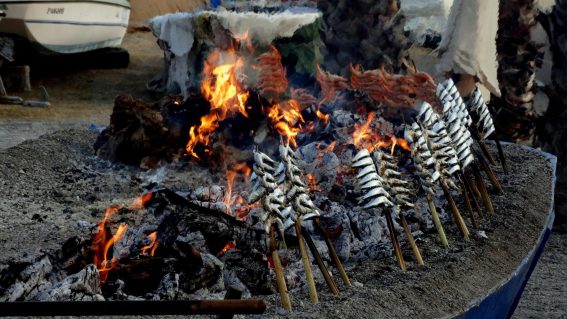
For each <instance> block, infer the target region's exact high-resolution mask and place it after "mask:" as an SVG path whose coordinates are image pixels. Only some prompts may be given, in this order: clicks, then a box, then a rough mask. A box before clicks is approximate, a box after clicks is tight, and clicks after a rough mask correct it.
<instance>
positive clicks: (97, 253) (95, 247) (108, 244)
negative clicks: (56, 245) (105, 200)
mask: <svg viewBox="0 0 567 319" xmlns="http://www.w3.org/2000/svg"><path fill="white" fill-rule="evenodd" d="M118 210H119V207H117V206H111V207H108V208H107V209H106V212H105V213H104V218H103V219H102V221H101V222H100V223H99V224H98V231H97V233H96V234H95V235H94V237H93V240H92V244H91V251H92V253H93V263H94V264H95V266H96V267H97V268H98V271H99V273H100V282H101V283H104V282H106V279H107V278H108V272H109V271H110V270H112V268H114V267H115V266H116V264H117V263H118V259H117V258H115V257H113V258H112V259H111V260H108V252H109V250H110V248H112V247H113V246H114V243H116V242H117V241H118V240H120V238H122V237H123V236H124V233H125V232H126V230H127V229H128V226H127V225H120V226H119V227H118V230H117V231H116V233H115V234H114V235H113V236H111V237H110V238H108V237H109V235H111V234H109V233H107V231H106V227H107V222H108V220H109V218H110V217H111V216H112V215H114V214H115V213H116V212H118Z"/></svg>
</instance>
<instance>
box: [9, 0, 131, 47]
mask: <svg viewBox="0 0 567 319" xmlns="http://www.w3.org/2000/svg"><path fill="white" fill-rule="evenodd" d="M111 2H112V1H108V2H106V1H48V0H43V1H42V0H39V1H38V0H36V1H21V2H20V1H0V3H3V4H5V5H6V7H7V10H5V11H6V17H5V18H3V19H2V20H0V33H7V34H14V35H17V36H20V37H23V38H25V39H27V40H28V41H29V42H31V43H32V44H33V45H34V46H35V47H38V48H39V49H41V50H42V51H44V53H46V52H48V53H78V52H86V51H91V50H96V49H100V48H105V47H114V46H119V45H120V44H121V43H122V40H123V38H124V35H125V33H126V29H127V27H128V19H129V16H130V8H129V6H128V2H126V1H122V2H124V3H125V4H126V5H120V4H119V3H120V1H116V2H117V3H111Z"/></svg>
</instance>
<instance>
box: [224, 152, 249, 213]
mask: <svg viewBox="0 0 567 319" xmlns="http://www.w3.org/2000/svg"><path fill="white" fill-rule="evenodd" d="M251 173H252V169H251V168H250V167H248V165H247V164H246V162H240V163H235V164H233V165H232V167H231V168H229V169H227V171H226V195H225V198H224V204H225V205H226V209H227V212H231V207H232V205H233V204H234V201H233V199H232V190H233V185H234V179H235V178H236V176H237V175H239V174H241V175H243V176H244V182H245V183H248V178H249V177H250V174H251Z"/></svg>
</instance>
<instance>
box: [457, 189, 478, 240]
mask: <svg viewBox="0 0 567 319" xmlns="http://www.w3.org/2000/svg"><path fill="white" fill-rule="evenodd" d="M460 184H461V190H462V193H463V198H464V200H465V208H466V210H467V214H469V217H470V218H471V224H472V227H473V228H474V229H477V228H478V223H477V222H476V217H475V216H474V213H473V209H472V205H471V199H470V197H471V196H470V195H472V194H470V195H469V191H468V190H467V188H466V187H465V183H464V182H463V181H462V180H460ZM472 196H474V195H472Z"/></svg>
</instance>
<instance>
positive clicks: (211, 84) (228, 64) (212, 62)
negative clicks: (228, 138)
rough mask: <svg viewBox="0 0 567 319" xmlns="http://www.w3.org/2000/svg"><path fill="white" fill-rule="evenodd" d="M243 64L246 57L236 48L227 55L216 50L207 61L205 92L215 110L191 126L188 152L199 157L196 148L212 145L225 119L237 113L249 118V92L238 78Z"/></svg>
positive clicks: (203, 88) (203, 89)
mask: <svg viewBox="0 0 567 319" xmlns="http://www.w3.org/2000/svg"><path fill="white" fill-rule="evenodd" d="M221 63H223V64H221ZM219 64H221V65H219ZM243 66H244V62H243V59H242V58H241V57H239V56H238V55H237V54H236V53H235V51H234V50H230V51H228V52H225V53H223V54H221V52H220V51H218V50H215V51H213V52H212V53H211V54H210V55H209V57H208V58H207V60H206V61H205V67H204V70H203V74H204V79H203V82H202V83H201V93H202V94H203V96H204V97H205V98H206V99H207V100H208V101H209V102H210V103H211V110H210V112H209V114H207V115H205V116H203V117H201V124H200V125H198V126H193V127H191V129H190V131H189V142H188V143H187V146H186V151H187V154H190V155H191V156H193V157H195V158H199V156H198V155H197V153H196V152H195V147H196V146H197V145H198V144H200V145H203V146H205V147H206V146H208V145H209V143H210V141H211V136H212V134H213V133H214V132H215V130H216V129H217V128H218V127H219V123H220V122H221V121H223V120H225V119H226V118H228V117H233V116H235V115H236V114H242V115H243V116H245V117H248V113H247V112H246V102H247V101H248V92H246V91H245V90H244V89H243V87H242V84H241V83H240V82H239V81H238V78H237V73H238V72H239V71H240V70H241V68H242V67H243ZM205 152H207V151H205Z"/></svg>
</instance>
